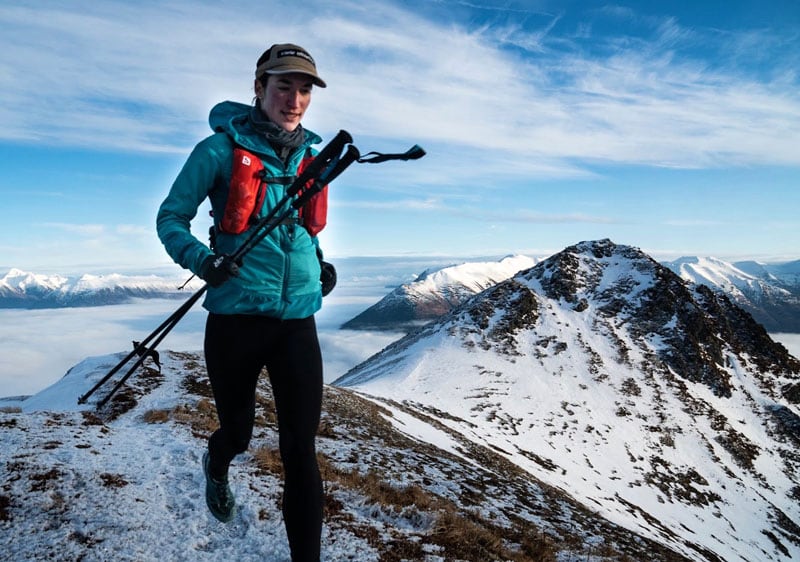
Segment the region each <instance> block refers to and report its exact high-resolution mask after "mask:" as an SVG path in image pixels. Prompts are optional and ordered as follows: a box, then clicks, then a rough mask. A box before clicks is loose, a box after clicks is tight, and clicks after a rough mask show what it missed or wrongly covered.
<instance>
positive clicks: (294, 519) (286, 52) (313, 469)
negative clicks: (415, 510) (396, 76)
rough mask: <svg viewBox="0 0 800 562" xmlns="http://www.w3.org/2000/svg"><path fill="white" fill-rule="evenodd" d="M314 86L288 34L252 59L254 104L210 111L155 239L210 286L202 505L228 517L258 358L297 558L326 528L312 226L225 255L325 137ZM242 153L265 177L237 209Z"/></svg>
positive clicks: (314, 548) (309, 555)
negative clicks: (212, 409)
mask: <svg viewBox="0 0 800 562" xmlns="http://www.w3.org/2000/svg"><path fill="white" fill-rule="evenodd" d="M314 86H318V87H321V88H324V87H325V86H326V84H325V82H324V81H323V80H322V79H321V78H320V77H319V75H318V74H317V69H316V65H315V63H314V59H313V58H311V56H310V55H309V54H308V52H307V51H305V50H304V49H303V48H301V47H299V46H297V45H292V44H280V45H273V46H272V47H270V48H269V49H267V50H266V51H265V52H264V54H262V55H261V57H260V58H259V59H258V62H257V64H256V72H255V83H254V90H255V97H256V99H255V104H254V105H253V106H248V105H244V104H240V103H235V102H229V101H228V102H222V103H220V104H218V105H217V106H215V107H214V108H213V109H212V111H211V115H210V117H209V123H210V125H211V128H212V129H213V130H214V131H215V134H213V135H211V136H210V137H208V138H206V139H204V140H203V141H201V142H200V143H199V144H198V145H197V146H196V147H195V148H194V150H193V151H192V153H191V155H190V156H189V159H188V160H187V162H186V164H185V165H184V167H183V169H182V170H181V172H180V173H179V175H178V177H177V179H176V180H175V182H174V184H173V185H172V188H171V190H170V192H169V195H168V196H167V198H166V199H165V200H164V202H163V203H162V205H161V207H160V209H159V211H158V220H157V227H158V235H159V238H160V239H161V241H162V243H163V244H164V246H165V248H166V250H167V252H168V253H169V255H170V256H171V257H172V259H173V260H175V262H176V263H178V264H180V265H181V266H183V267H185V268H187V269H190V270H191V271H192V272H194V273H195V274H197V275H199V276H200V277H201V278H203V279H204V280H205V281H206V282H207V284H208V286H209V288H208V293H207V295H206V297H205V301H204V304H203V306H204V307H205V308H206V309H207V310H208V311H209V314H208V319H207V323H206V334H205V357H206V366H207V369H208V376H209V379H210V381H211V387H212V389H213V392H214V400H215V403H216V407H217V415H218V418H219V429H218V430H216V431H215V432H214V433H213V434H212V435H211V437H210V438H209V440H208V450H207V451H206V452H205V453H204V455H203V470H204V473H205V477H206V503H207V504H208V508H209V510H210V511H211V513H212V514H213V515H214V517H216V518H217V519H219V520H220V521H223V522H227V521H230V520H231V519H232V517H233V516H234V511H235V509H234V508H235V501H234V497H233V495H232V493H231V490H230V488H229V485H228V467H229V465H230V463H231V461H232V460H233V458H234V457H235V456H236V455H237V454H239V453H242V452H244V451H246V450H247V447H248V444H249V442H250V438H251V436H252V431H253V422H254V418H255V394H256V384H257V382H258V377H259V373H260V372H261V369H262V367H266V369H267V372H268V374H269V378H270V383H271V385H272V389H273V393H274V396H275V408H276V411H277V415H278V431H279V445H280V453H281V459H282V462H283V467H284V474H285V481H284V496H283V515H284V521H285V525H286V532H287V535H288V538H289V546H290V548H291V552H292V560H293V561H300V560H303V561H305V560H314V561H316V560H319V552H320V534H321V529H322V481H321V478H320V473H319V468H318V466H317V458H316V450H315V437H316V432H317V428H318V425H319V420H320V409H321V401H322V359H321V354H320V348H319V342H318V339H317V331H316V325H315V322H314V313H316V312H317V311H318V310H319V309H320V307H321V304H322V293H321V288H320V261H319V260H320V258H319V257H318V256H321V252H319V246H318V240H317V238H316V232H317V230H318V229H319V228H312V229H310V231H309V229H308V228H307V226H308V225H306V226H305V227H304V226H303V225H302V224H300V219H299V217H298V218H296V219H295V220H290V221H284V223H282V224H281V225H280V226H278V227H277V228H276V229H275V230H273V231H272V232H271V233H270V234H269V235H268V236H267V237H265V238H264V239H263V240H262V241H261V242H259V243H258V244H257V245H256V246H255V247H254V248H253V249H252V250H251V251H250V252H249V253H247V254H246V256H245V257H244V260H243V262H242V263H238V264H237V263H234V261H233V260H232V259H231V258H230V257H229V256H230V254H233V253H234V252H235V250H236V249H237V248H238V247H239V246H240V245H241V243H242V242H243V241H244V239H245V238H246V237H247V235H248V234H249V233H250V230H251V225H252V222H251V221H248V220H245V221H242V220H240V219H241V218H242V217H243V216H244V217H245V218H246V219H249V218H251V214H252V216H258V215H261V216H263V215H264V214H266V213H267V212H269V211H270V209H271V208H273V207H274V206H275V204H276V203H277V202H278V201H279V200H280V199H281V198H282V197H283V194H284V191H285V189H286V187H287V184H288V183H289V182H290V181H291V179H292V178H293V177H294V176H296V175H297V171H298V167H299V166H300V165H301V162H302V161H303V159H304V158H308V157H310V156H311V155H312V152H311V145H312V144H315V143H318V142H320V141H321V139H320V138H319V137H318V136H317V135H316V134H314V133H312V132H311V131H308V130H306V129H304V128H303V126H302V125H301V121H302V119H303V116H304V115H305V112H306V110H307V109H308V105H309V103H310V101H311V92H312V88H313V87H314ZM243 151H244V152H243ZM234 155H236V156H234ZM243 163H246V164H247V165H249V166H252V165H253V164H254V163H255V164H257V165H258V167H259V168H260V167H261V166H263V168H264V172H263V173H264V174H265V175H264V177H265V178H266V185H265V186H264V185H263V183H262V182H256V183H257V184H259V183H261V185H260V186H258V187H259V188H260V189H262V190H263V193H258V194H256V195H257V197H256V198H255V199H256V200H259V201H260V200H261V198H262V197H263V203H262V204H260V205H258V204H256V205H255V207H257V208H254V209H252V210H251V209H246V210H245V211H246V212H244V214H243V213H242V209H241V208H238V209H233V210H232V209H231V202H232V201H240V200H241V199H242V197H241V194H240V193H238V190H239V189H240V188H241V187H242V183H241V182H239V181H237V180H236V179H235V177H237V175H238V172H237V169H238V168H237V167H240V166H242V165H244V164H243ZM256 175H259V174H256ZM232 177H234V179H232ZM249 177H251V178H252V177H253V174H252V173H249ZM320 196H324V194H320V195H318V196H317V197H320ZM206 198H208V199H209V200H210V202H211V206H212V213H213V217H214V229H213V230H214V236H213V237H212V239H213V240H214V243H213V244H212V246H214V249H213V251H212V249H210V248H208V247H207V246H206V245H205V244H203V243H202V242H200V241H199V240H198V239H196V238H195V237H194V236H193V235H192V234H191V232H190V221H191V220H192V219H193V218H194V217H195V215H196V214H197V209H198V207H199V206H200V204H201V203H203V201H204V200H205V199H206ZM244 199H245V200H248V201H249V200H251V199H252V197H251V198H250V199H247V197H245V198H244ZM322 208H325V205H323V206H322ZM323 219H324V217H323ZM322 223H323V224H324V220H323V221H322Z"/></svg>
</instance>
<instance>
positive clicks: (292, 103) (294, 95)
mask: <svg viewBox="0 0 800 562" xmlns="http://www.w3.org/2000/svg"><path fill="white" fill-rule="evenodd" d="M300 95H301V94H300V91H299V90H292V91H291V92H290V93H289V96H288V98H287V104H288V105H289V107H299V106H300Z"/></svg>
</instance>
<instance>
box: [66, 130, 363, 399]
mask: <svg viewBox="0 0 800 562" xmlns="http://www.w3.org/2000/svg"><path fill="white" fill-rule="evenodd" d="M352 141H353V138H352V137H351V136H350V133H348V132H347V131H344V130H341V131H339V133H338V134H337V135H336V136H335V137H334V138H333V139H332V140H331V141H330V142H329V143H328V144H327V145H326V146H325V147H324V148H323V149H322V150H321V151H320V152H319V153H318V154H317V155H316V156H315V158H314V160H312V162H311V163H310V164H309V165H308V166H307V167H306V169H305V170H303V173H302V174H300V176H298V177H297V178H296V179H295V180H294V181H293V182H292V184H291V186H289V188H288V189H287V190H286V194H285V195H284V196H283V197H282V198H281V200H280V201H278V203H277V204H276V205H275V206H274V207H273V208H272V209H270V211H269V212H268V213H267V215H266V216H265V217H264V218H262V219H261V220H259V222H258V223H257V224H256V225H255V228H254V229H253V232H252V234H251V235H250V236H249V237H248V238H247V239H246V240H245V241H244V243H242V244H241V245H240V246H239V248H238V249H237V250H236V251H235V252H234V253H233V256H232V257H234V259H235V260H237V261H238V260H241V259H242V258H243V257H244V256H245V255H246V254H247V253H248V252H249V251H250V250H251V249H252V248H253V247H254V246H255V245H256V244H257V243H258V242H260V241H261V240H263V239H264V238H265V237H266V236H267V235H269V233H270V232H272V231H273V230H274V229H275V228H276V227H277V226H279V225H280V224H281V222H283V221H284V220H285V219H287V218H289V216H290V215H291V214H293V213H294V211H295V210H296V209H299V208H300V207H302V206H303V205H305V203H306V202H308V200H309V199H310V198H311V197H312V196H313V195H315V194H316V193H318V192H319V191H320V190H321V189H322V187H323V186H324V185H325V184H327V183H330V182H331V181H333V179H334V178H336V177H337V176H338V175H339V174H341V173H342V172H343V171H344V169H345V168H346V167H347V166H349V165H350V164H352V163H353V162H354V161H355V160H356V159H357V158H358V156H359V153H358V149H356V148H355V147H354V146H353V145H352V144H350V143H352ZM345 145H349V146H348V147H347V150H346V152H345V155H344V156H341V153H342V150H343V149H344V148H345ZM309 183H311V185H310V186H309V187H308V188H306V189H305V190H303V193H302V196H301V197H298V198H297V200H296V201H294V202H293V203H292V204H291V205H290V206H289V207H288V208H286V204H287V203H289V201H290V200H291V199H293V198H294V197H295V196H296V195H297V193H298V192H299V191H300V190H301V189H302V188H303V187H304V186H305V185H306V184H309ZM281 209H283V213H282V214H281V215H280V216H279V217H278V218H277V219H276V218H275V216H276V215H277V214H278V212H280V211H281ZM206 289H208V286H207V285H204V286H203V287H202V288H201V289H199V290H198V291H197V292H196V293H195V294H193V295H192V296H191V297H190V298H189V299H188V300H187V301H186V302H185V303H184V304H183V305H181V307H180V308H178V309H177V310H176V311H175V312H173V313H172V314H171V315H170V316H169V317H168V318H167V319H166V320H164V322H162V323H161V325H159V326H158V327H157V328H156V329H155V330H153V331H152V332H151V333H150V335H148V336H147V337H146V338H145V339H143V340H142V341H141V342H140V344H139V345H138V346H137V347H135V348H134V350H133V351H131V352H130V353H129V354H128V355H127V356H126V357H125V358H123V359H122V360H121V361H120V362H119V363H117V365H115V366H114V367H113V368H112V369H111V370H110V371H109V372H108V373H106V375H104V376H103V377H102V378H101V379H100V380H99V381H98V382H97V383H96V384H95V385H94V386H93V387H92V388H91V389H90V390H89V391H87V392H86V393H85V394H83V395H82V396H81V397H80V398H78V404H85V403H86V401H87V400H88V399H89V397H90V396H92V395H93V394H94V393H95V392H96V391H97V390H98V389H99V388H100V387H101V386H103V385H104V384H105V383H106V382H107V381H108V380H109V379H110V378H111V377H112V376H114V375H115V374H116V373H117V372H118V371H119V370H120V369H122V367H123V366H125V364H127V363H128V362H129V361H130V360H131V359H132V358H133V357H134V356H135V355H137V354H138V355H139V359H138V360H137V361H136V362H135V363H134V364H133V365H132V366H131V367H130V368H129V369H128V371H127V372H126V373H125V374H124V375H123V377H122V378H121V379H120V380H119V381H118V382H117V383H116V384H115V385H114V387H113V388H112V389H111V391H110V392H109V393H108V394H107V395H106V396H105V397H104V398H103V399H102V400H100V401H99V402H98V403H97V407H98V408H101V407H103V406H104V405H105V404H106V402H108V400H109V399H110V398H111V397H112V396H113V395H114V394H115V393H116V392H117V391H118V390H119V389H120V388H121V387H122V385H123V384H124V383H125V381H127V380H128V378H130V376H131V375H132V374H133V372H134V371H135V370H136V369H137V368H138V367H139V366H140V365H141V364H142V363H144V360H145V358H146V357H147V354H148V353H149V352H151V351H153V350H155V348H156V347H157V346H158V344H160V343H161V341H162V340H163V339H164V338H165V337H166V336H167V334H169V332H170V331H171V330H172V329H173V328H174V327H175V326H176V325H177V324H178V322H180V320H181V319H182V318H183V317H184V316H185V315H186V313H187V312H189V310H190V309H191V308H192V306H193V305H194V304H195V303H196V302H197V301H198V300H199V298H200V297H201V296H202V295H203V293H205V291H206ZM154 338H155V341H154V342H153V344H152V345H151V346H149V347H147V344H148V343H149V342H150V341H151V340H153V339H154Z"/></svg>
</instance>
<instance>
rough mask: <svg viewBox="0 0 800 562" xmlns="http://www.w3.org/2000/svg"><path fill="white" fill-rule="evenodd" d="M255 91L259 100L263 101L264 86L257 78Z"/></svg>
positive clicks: (254, 84) (254, 86) (254, 85)
mask: <svg viewBox="0 0 800 562" xmlns="http://www.w3.org/2000/svg"><path fill="white" fill-rule="evenodd" d="M253 91H254V92H255V93H256V97H257V98H258V99H261V98H262V97H263V96H264V85H263V84H261V80H259V79H258V78H256V79H255V81H254V83H253Z"/></svg>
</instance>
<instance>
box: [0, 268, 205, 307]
mask: <svg viewBox="0 0 800 562" xmlns="http://www.w3.org/2000/svg"><path fill="white" fill-rule="evenodd" d="M187 277H188V275H187V274H182V277H162V276H158V275H120V274H117V273H113V274H109V275H91V274H88V273H87V274H84V275H81V276H78V277H67V276H63V275H42V274H35V273H29V272H25V271H22V270H20V269H11V270H9V271H8V272H7V273H6V274H5V275H4V276H3V277H0V308H55V307H69V306H101V305H107V304H119V303H123V302H126V301H128V300H130V299H131V298H173V297H175V298H182V297H186V295H187V293H189V292H191V291H192V290H194V289H197V288H199V287H200V286H201V285H202V281H200V280H198V279H197V278H195V279H193V280H192V281H191V282H190V283H189V284H188V285H187V286H186V287H185V288H184V289H182V290H179V289H178V287H179V286H181V285H183V283H184V282H185V281H186V279H187Z"/></svg>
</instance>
